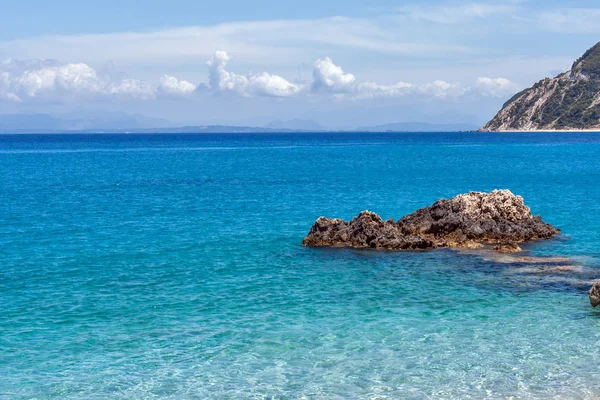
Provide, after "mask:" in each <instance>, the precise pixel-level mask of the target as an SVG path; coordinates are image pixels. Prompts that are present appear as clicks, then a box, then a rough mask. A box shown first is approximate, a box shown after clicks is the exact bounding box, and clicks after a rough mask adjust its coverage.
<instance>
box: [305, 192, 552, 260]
mask: <svg viewBox="0 0 600 400" xmlns="http://www.w3.org/2000/svg"><path fill="white" fill-rule="evenodd" d="M558 233H560V231H559V230H558V229H557V228H555V227H553V226H552V225H549V224H547V223H545V222H544V221H542V219H541V218H540V217H539V216H533V215H532V214H531V210H530V209H529V207H527V206H526V205H525V203H524V201H523V198H522V197H521V196H515V195H514V194H512V193H511V192H510V191H509V190H494V191H492V192H491V193H481V192H471V193H468V194H461V195H458V196H456V197H454V198H452V199H450V200H445V199H443V200H439V201H437V202H435V203H434V204H433V205H431V206H429V207H426V208H422V209H420V210H417V211H416V212H414V213H413V214H410V215H407V216H405V217H403V218H401V219H400V220H398V221H397V222H395V221H394V220H392V219H389V220H387V221H383V220H382V219H381V217H379V216H378V215H377V214H375V213H372V212H370V211H363V212H361V213H360V214H359V215H358V216H357V217H355V218H354V219H352V220H351V221H349V222H346V221H343V220H341V219H329V218H324V217H321V218H319V219H318V220H317V221H316V222H315V224H314V225H313V227H312V228H311V230H310V232H309V233H308V235H307V236H306V238H304V241H303V242H302V244H303V245H304V246H310V247H354V248H371V249H385V250H429V249H435V248H440V247H449V248H477V247H482V246H483V245H485V244H498V245H500V246H503V245H505V244H509V246H510V247H512V248H513V249H514V246H517V243H523V242H526V241H529V240H538V239H548V238H551V237H554V236H556V235H557V234H558ZM513 244H514V246H513ZM517 247H518V246H517ZM499 248H500V247H499Z"/></svg>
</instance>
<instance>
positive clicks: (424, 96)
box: [0, 0, 600, 127]
mask: <svg viewBox="0 0 600 400" xmlns="http://www.w3.org/2000/svg"><path fill="white" fill-rule="evenodd" d="M599 18H600V4H599V3H598V2H597V1H572V2H564V1H562V2H558V1H534V0H531V1H527V0H504V1H502V0H499V1H494V2H485V1H437V0H436V1H403V2H399V1H371V2H369V3H368V4H365V2H364V1H355V0H347V1H344V2H342V1H337V0H332V1H327V2H324V1H314V0H307V1H303V2H293V3H287V4H286V3H283V2H275V1H267V0H259V1H252V2H248V1H228V2H198V1H191V0H189V1H185V0H173V1H170V2H168V3H167V2H164V1H145V2H143V5H142V3H141V2H138V1H136V2H134V1H126V0H121V1H114V0H107V1H103V2H86V3H83V4H82V2H80V1H54V2H47V1H39V0H33V1H28V2H8V4H5V5H3V10H2V13H1V14H0V24H1V26H2V29H1V30H0V60H4V61H2V64H0V114H3V113H4V114H6V113H30V112H46V113H51V114H61V113H62V114H67V113H69V114H73V113H77V112H78V111H82V112H83V111H85V112H86V113H89V112H93V111H97V112H98V113H102V112H105V111H115V110H122V111H126V112H131V113H142V114H146V115H150V116H155V117H159V118H164V119H169V120H171V121H174V122H176V123H186V124H188V123H193V124H203V123H206V124H209V123H223V124H263V123H268V122H269V121H272V120H277V119H283V120H285V119H293V118H302V119H314V120H316V121H317V122H319V123H321V124H323V125H326V126H330V127H343V126H346V125H350V124H358V125H363V124H372V123H389V122H395V121H414V120H418V121H431V122H448V121H449V122H474V123H482V122H484V121H485V120H486V119H488V118H490V117H491V116H492V115H493V114H494V112H495V111H496V110H497V109H498V108H499V107H500V106H501V105H502V103H503V102H504V101H505V100H506V99H507V98H509V97H510V96H511V95H512V94H513V93H514V92H516V91H518V90H519V89H522V88H524V87H527V86H530V85H531V84H532V83H534V82H535V81H537V80H539V79H541V78H544V77H546V76H551V75H555V74H556V73H558V72H559V71H562V70H566V69H568V68H569V66H570V64H571V62H572V61H573V60H574V59H575V58H576V57H578V56H579V55H580V54H581V53H583V52H584V51H585V50H586V49H587V48H589V47H591V46H592V45H593V44H595V43H596V42H597V41H598V40H600V25H599V24H597V21H598V20H599ZM209 60H212V61H210V62H209ZM207 62H209V64H210V65H207ZM349 115H352V117H351V118H349V117H348V116H349Z"/></svg>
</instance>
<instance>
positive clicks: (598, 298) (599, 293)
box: [590, 281, 600, 307]
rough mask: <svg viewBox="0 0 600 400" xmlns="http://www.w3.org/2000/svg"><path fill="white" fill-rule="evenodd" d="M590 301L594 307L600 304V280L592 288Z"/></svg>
mask: <svg viewBox="0 0 600 400" xmlns="http://www.w3.org/2000/svg"><path fill="white" fill-rule="evenodd" d="M590 303H591V304H592V307H598V306H599V305H600V281H598V282H596V283H594V286H592V288H591V289H590Z"/></svg>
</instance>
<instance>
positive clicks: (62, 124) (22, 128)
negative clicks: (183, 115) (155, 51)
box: [0, 112, 173, 133]
mask: <svg viewBox="0 0 600 400" xmlns="http://www.w3.org/2000/svg"><path fill="white" fill-rule="evenodd" d="M172 126H173V124H172V123H171V122H169V121H166V120H163V119H158V118H151V117H147V116H145V115H141V114H127V113H121V112H110V113H101V114H95V115H90V116H81V117H79V118H78V117H70V116H68V117H57V116H51V115H48V114H6V115H0V132H5V133H20V132H32V133H35V132H48V133H52V132H78V131H105V130H115V131H120V130H127V129H150V128H155V127H172Z"/></svg>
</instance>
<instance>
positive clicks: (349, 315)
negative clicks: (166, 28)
mask: <svg viewBox="0 0 600 400" xmlns="http://www.w3.org/2000/svg"><path fill="white" fill-rule="evenodd" d="M494 188H508V189H511V190H512V191H513V192H514V193H517V194H520V195H522V196H524V198H525V200H526V202H527V204H528V205H530V206H531V207H532V209H533V211H534V213H539V214H541V215H543V217H544V219H545V220H546V221H547V222H550V223H552V224H554V225H556V226H558V227H560V228H561V229H562V230H563V232H564V235H563V236H561V237H560V238H558V239H554V240H550V241H547V242H540V243H535V244H531V245H529V246H526V250H527V251H528V254H530V255H546V256H556V255H562V256H567V257H569V258H571V261H569V262H567V263H566V264H569V265H571V264H572V265H575V266H577V267H578V268H582V269H583V273H578V274H571V273H569V272H563V273H557V274H554V275H549V274H521V273H515V272H514V271H515V268H518V267H519V265H514V264H503V263H499V262H497V260H486V259H485V257H482V256H481V255H479V254H466V253H456V252H453V251H449V250H439V251H433V252H427V253H419V252H409V253H380V252H371V251H356V250H347V249H310V248H303V247H301V246H300V243H301V241H302V238H303V236H304V235H305V234H306V233H307V232H308V230H309V229H310V227H311V225H312V223H313V222H314V220H315V219H316V218H317V217H319V216H321V215H326V216H330V217H341V218H346V219H348V218H351V217H353V216H355V215H356V214H358V213H359V212H360V211H361V210H363V209H369V210H372V211H375V212H378V213H379V214H380V215H382V217H384V218H388V217H393V218H399V217H401V216H402V215H404V214H407V213H409V212H412V211H414V210H415V209H417V208H420V207H423V206H427V205H429V204H430V203H432V202H433V201H435V200H437V199H438V198H441V197H446V198H448V197H451V196H454V195H456V194H458V193H462V192H467V191H470V190H479V191H488V190H491V189H494ZM599 226H600V134H592V133H585V134H583V133H569V134H547V133H537V134H531V133H527V134H525V133H522V134H476V133H452V134H302V135H300V134H293V135H283V134H282V135H266V134H265V135H259V134H252V135H190V136H176V135H171V136H167V135H153V136H145V135H120V136H119V135H62V136H60V135H52V136H30V135H25V136H24V135H6V136H0V296H1V297H0V398H2V399H4V398H6V399H12V398H17V399H18V398H30V399H84V398H85V399H106V398H116V399H141V398H148V399H151V398H172V399H183V398H198V399H205V398H215V399H232V398H248V399H250V398H252V399H253V398H259V399H260V398H269V399H271V398H272V399H295V398H323V399H351V398H369V399H386V398H393V399H397V398H402V399H426V398H431V399H441V398H456V399H467V398H508V397H512V398H540V399H542V398H543V399H546V398H598V397H600V380H599V379H598V372H597V365H598V360H599V359H600V312H599V311H594V310H593V309H592V308H591V307H590V305H589V302H588V298H587V293H586V290H587V289H588V288H589V286H587V283H586V282H588V281H590V280H592V279H594V278H600V250H599V249H598V243H599V240H600V233H599ZM596 270H597V273H596Z"/></svg>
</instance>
